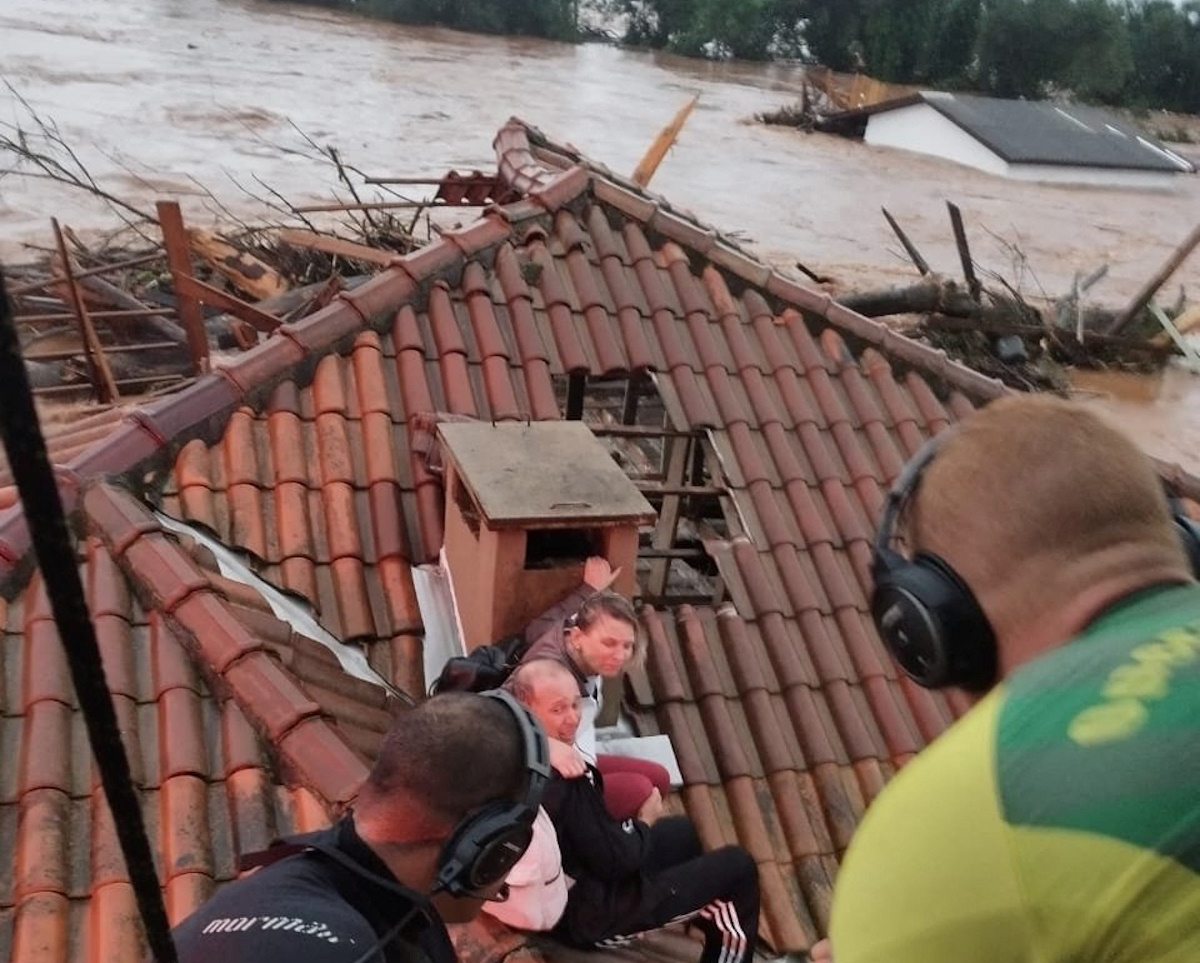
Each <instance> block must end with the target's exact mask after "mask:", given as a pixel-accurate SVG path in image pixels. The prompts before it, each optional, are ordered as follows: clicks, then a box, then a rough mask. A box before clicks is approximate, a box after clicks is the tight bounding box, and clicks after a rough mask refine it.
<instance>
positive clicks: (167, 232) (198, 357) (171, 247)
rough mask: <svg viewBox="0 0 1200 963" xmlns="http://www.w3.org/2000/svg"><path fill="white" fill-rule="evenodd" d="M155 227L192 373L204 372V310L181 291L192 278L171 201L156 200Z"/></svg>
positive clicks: (178, 213) (188, 247) (176, 211)
mask: <svg viewBox="0 0 1200 963" xmlns="http://www.w3.org/2000/svg"><path fill="white" fill-rule="evenodd" d="M157 207H158V226H159V227H160V228H161V229H162V236H163V245H164V246H165V247H166V249H167V266H168V267H169V268H170V269H171V277H172V278H173V279H174V281H175V297H176V298H178V299H179V320H180V321H182V322H183V330H184V331H185V332H186V333H187V342H188V352H189V353H190V354H191V357H192V373H193V374H196V375H202V374H206V373H207V372H208V332H207V331H206V330H205V329H204V310H203V308H201V306H200V302H199V301H197V300H196V298H195V297H194V296H193V295H192V293H191V291H190V290H185V289H186V287H187V281H183V282H182V283H180V278H187V279H188V280H194V278H192V256H191V243H190V242H189V241H188V236H187V230H186V229H185V228H184V226H183V214H182V212H181V211H180V210H179V205H178V204H176V203H175V202H174V201H159V202H158V205H157Z"/></svg>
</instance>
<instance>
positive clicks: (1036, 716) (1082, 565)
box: [813, 396, 1200, 963]
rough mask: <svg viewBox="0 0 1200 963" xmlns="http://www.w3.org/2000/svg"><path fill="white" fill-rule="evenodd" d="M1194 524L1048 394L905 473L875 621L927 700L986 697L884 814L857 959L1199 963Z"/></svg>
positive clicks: (990, 415)
mask: <svg viewBox="0 0 1200 963" xmlns="http://www.w3.org/2000/svg"><path fill="white" fill-rule="evenodd" d="M1178 511H1179V510H1178V505H1177V503H1176V504H1175V505H1171V504H1170V503H1169V501H1168V498H1167V497H1166V495H1165V493H1164V489H1163V486H1162V484H1161V482H1160V480H1159V478H1158V477H1157V475H1156V473H1155V471H1154V469H1153V466H1152V465H1151V464H1150V463H1149V462H1148V460H1147V459H1146V458H1145V457H1144V456H1143V455H1142V454H1141V453H1140V452H1139V451H1138V449H1137V448H1136V446H1135V445H1134V444H1133V443H1132V442H1131V441H1130V440H1129V439H1127V438H1125V437H1124V436H1123V435H1122V434H1120V433H1119V432H1118V431H1116V430H1114V429H1113V428H1111V427H1109V426H1108V425H1107V424H1105V423H1104V422H1102V421H1101V420H1100V419H1099V418H1098V417H1097V416H1095V415H1094V414H1092V413H1091V412H1089V411H1087V410H1085V409H1083V408H1081V407H1078V406H1076V405H1074V404H1071V403H1068V402H1065V401H1061V400H1058V399H1054V398H1049V397H1033V396H1026V397H1016V398H1008V399H1004V400H999V401H996V402H993V403H992V404H991V405H989V406H988V407H987V408H985V409H983V410H981V411H979V412H977V413H975V414H973V415H971V416H970V417H969V418H967V419H966V420H965V421H964V422H963V423H962V424H961V425H960V426H959V427H958V429H957V430H953V431H951V432H949V433H947V437H946V438H945V439H944V440H942V441H941V442H940V443H935V444H934V445H932V446H927V449H926V450H925V451H923V452H922V453H920V454H919V455H918V456H917V457H916V459H914V462H913V463H911V464H910V466H909V467H908V468H906V470H905V472H904V473H903V474H902V476H901V479H900V480H899V482H898V484H897V488H896V489H894V490H893V495H892V497H891V498H890V499H889V503H888V506H887V508H886V509H885V513H884V519H883V521H882V523H881V528H880V532H879V534H878V536H877V540H876V563H875V578H876V589H875V598H874V600H873V610H874V615H875V619H876V623H877V626H878V628H879V631H880V635H881V637H882V638H883V639H884V642H885V644H887V645H888V647H889V649H890V650H891V652H892V654H893V656H894V657H895V658H896V659H897V660H898V661H899V663H900V665H901V667H902V668H903V669H904V670H905V671H906V672H908V673H909V675H911V676H912V677H913V678H914V679H915V680H916V681H917V682H919V683H921V684H924V685H927V686H931V687H944V686H960V687H963V688H966V689H968V690H970V691H971V692H973V693H974V694H975V695H976V696H977V697H978V698H980V700H981V701H979V703H978V704H977V705H976V706H975V707H974V709H973V710H972V711H971V712H969V713H968V714H967V715H966V716H964V717H963V718H962V719H961V720H960V721H959V722H958V723H957V724H955V725H954V726H953V727H952V728H951V729H950V730H949V731H947V732H946V733H945V734H944V735H943V736H942V737H941V738H940V739H938V740H937V741H936V742H934V743H933V744H932V745H931V746H929V747H928V748H927V749H926V750H925V751H924V752H922V753H921V754H920V755H919V756H918V757H917V759H916V760H915V761H913V762H912V763H911V764H909V766H908V767H906V769H905V770H904V771H903V772H901V773H900V774H899V776H897V778H896V779H895V780H894V781H893V782H892V783H891V784H890V785H889V786H888V787H887V789H886V790H885V791H884V792H883V793H882V794H881V795H880V796H879V798H878V799H877V800H876V802H875V803H874V804H873V805H872V807H871V808H870V810H869V811H868V813H867V815H866V818H865V819H864V821H863V823H862V825H861V827H860V828H859V830H858V833H857V834H856V836H855V838H854V840H853V842H852V844H851V846H850V850H849V853H848V855H847V857H846V860H845V864H844V866H843V869H842V872H841V874H840V876H839V878H838V882H837V888H836V892H835V896H834V904H833V911H832V923H831V937H832V939H831V943H832V954H833V957H834V958H835V959H836V960H837V963H931V961H972V963H1001V961H1004V963H1017V961H1030V963H1032V961H1037V963H1067V961H1100V960H1103V961H1106V963H1134V961H1139V963H1147V961H1154V963H1190V961H1196V960H1200V587H1198V586H1197V584H1196V582H1195V579H1194V564H1195V562H1194V557H1195V556H1196V555H1197V554H1198V553H1200V540H1198V539H1197V533H1196V530H1195V529H1194V528H1192V527H1189V526H1188V524H1187V523H1186V522H1184V520H1183V519H1182V518H1180V517H1178ZM895 529H899V531H896V530H895ZM897 535H902V536H903V538H904V541H905V542H906V543H907V546H908V551H907V552H905V553H901V552H898V551H896V550H894V549H893V547H892V544H891V543H892V541H893V536H897ZM829 953H830V946H829V945H828V944H825V945H822V946H820V947H818V948H815V950H814V954H813V958H814V959H816V960H824V959H828V958H829Z"/></svg>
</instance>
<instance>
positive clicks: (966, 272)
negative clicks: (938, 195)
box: [946, 201, 983, 301]
mask: <svg viewBox="0 0 1200 963" xmlns="http://www.w3.org/2000/svg"><path fill="white" fill-rule="evenodd" d="M946 207H947V208H949V210H950V226H951V227H953V228H954V243H955V245H956V246H957V247H958V259H959V260H960V261H961V262H962V270H963V277H964V278H966V281H967V290H969V291H970V292H971V300H972V301H978V300H979V296H980V295H981V294H982V293H983V285H982V284H980V283H979V278H977V277H976V276H975V262H974V261H973V260H972V259H971V248H970V247H969V246H968V245H967V231H966V228H964V227H963V219H962V211H960V210H959V209H958V205H957V204H954V203H952V202H951V201H946Z"/></svg>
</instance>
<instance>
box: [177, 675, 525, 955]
mask: <svg viewBox="0 0 1200 963" xmlns="http://www.w3.org/2000/svg"><path fill="white" fill-rule="evenodd" d="M548 776H549V768H548V761H547V754H546V740H545V736H544V734H543V732H542V730H541V727H540V725H539V724H538V723H537V721H536V719H534V718H533V716H532V715H531V714H530V713H529V712H528V711H527V710H526V709H525V708H524V707H523V706H521V705H519V704H518V703H517V702H516V700H514V699H513V698H512V697H511V696H509V695H508V694H507V693H488V694H487V695H473V694H469V693H447V694H445V695H439V696H436V697H434V698H432V699H429V700H428V701H426V702H424V703H422V704H420V705H419V706H417V707H415V708H413V709H409V710H407V711H404V712H402V713H401V714H400V715H399V716H398V717H397V718H396V720H395V722H394V723H393V724H392V727H391V729H390V730H389V732H388V733H387V735H386V736H385V737H384V741H383V745H382V747H381V749H380V752H379V757H378V759H377V760H376V762H375V765H374V767H373V768H372V769H371V773H370V775H369V776H368V778H367V781H366V783H365V784H364V785H363V787H362V789H361V791H360V792H359V795H358V799H357V801H356V803H355V805H354V808H353V810H352V811H351V812H350V813H349V814H348V815H347V816H346V817H345V818H343V819H342V820H341V821H339V822H338V823H337V824H336V825H334V826H333V827H332V828H330V829H327V830H324V831H321V832H317V833H309V834H307V835H305V836H298V837H295V838H294V839H292V840H289V841H285V842H284V843H282V844H278V845H276V846H273V847H272V848H271V849H269V850H267V851H266V852H265V853H262V854H257V858H256V859H255V860H254V864H255V865H258V866H260V867H261V868H259V869H257V870H256V871H255V872H253V873H251V874H249V875H247V876H243V877H242V878H241V879H239V880H237V881H235V882H232V883H229V884H228V885H227V886H225V887H224V888H223V889H221V890H220V891H219V892H218V893H217V894H216V895H215V896H214V897H213V898H212V899H210V900H208V901H207V902H206V903H205V904H204V905H203V906H201V907H200V908H199V909H198V910H197V911H196V912H195V913H194V914H193V915H192V916H191V917H189V918H188V919H186V920H184V921H183V922H182V923H181V924H180V925H179V926H178V927H176V929H175V933H174V936H175V942H176V946H177V948H178V950H179V959H180V961H181V963H201V961H204V963H210V961H217V963H259V961H267V960H288V961H289V963H367V961H370V963H385V961H386V963H454V961H455V959H456V956H455V952H454V948H453V946H452V945H451V944H450V941H449V937H448V936H447V934H446V929H445V926H444V925H443V924H444V923H460V922H466V921H468V920H470V919H472V918H473V917H474V916H475V915H476V914H478V912H479V911H480V909H481V907H482V905H483V903H484V901H486V900H490V899H495V898H503V891H502V890H503V881H504V877H505V876H506V875H507V874H508V871H509V870H510V869H511V868H512V866H513V864H514V863H516V861H517V859H518V858H520V856H521V854H522V853H523V852H524V851H525V848H526V847H527V846H528V845H529V840H530V836H531V832H532V829H531V827H532V824H533V818H534V814H535V812H536V811H537V807H538V804H539V801H540V798H541V792H542V788H543V786H544V785H545V783H546V780H547V778H548Z"/></svg>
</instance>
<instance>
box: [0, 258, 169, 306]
mask: <svg viewBox="0 0 1200 963" xmlns="http://www.w3.org/2000/svg"><path fill="white" fill-rule="evenodd" d="M162 257H163V256H162V252H161V251H155V252H154V253H153V254H142V255H139V256H138V257H131V258H129V259H128V260H125V261H115V262H113V263H112V264H102V265H100V266H99V267H94V268H89V269H88V270H86V271H76V272H75V275H74V277H75V280H76V281H82V280H83V279H84V278H90V277H95V276H96V275H97V274H108V273H109V272H110V271H123V270H125V269H127V268H133V267H140V266H141V265H143V264H150V263H151V262H153V261H161V260H162ZM57 283H58V280H57V279H56V278H47V279H46V280H45V281H31V282H29V283H28V284H21V285H18V286H17V287H15V288H13V289H12V291H10V292H9V294H10V296H11V297H14V298H16V297H20V296H21V295H25V294H36V293H37V292H38V291H44V290H46V288H48V287H50V286H51V285H54V284H57Z"/></svg>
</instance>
